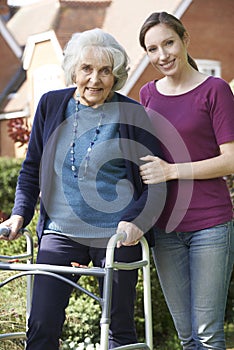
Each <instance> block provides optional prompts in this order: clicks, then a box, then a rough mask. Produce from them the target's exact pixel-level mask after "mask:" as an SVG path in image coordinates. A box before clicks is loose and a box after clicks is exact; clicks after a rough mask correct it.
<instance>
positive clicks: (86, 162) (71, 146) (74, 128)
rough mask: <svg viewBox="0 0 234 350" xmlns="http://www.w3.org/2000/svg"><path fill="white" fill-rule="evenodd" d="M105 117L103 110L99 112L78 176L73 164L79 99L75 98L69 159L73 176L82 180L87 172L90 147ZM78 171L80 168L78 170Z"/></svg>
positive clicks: (95, 139)
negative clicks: (81, 169)
mask: <svg viewBox="0 0 234 350" xmlns="http://www.w3.org/2000/svg"><path fill="white" fill-rule="evenodd" d="M104 117H105V114H104V113H103V112H101V114H100V119H99V121H98V125H97V127H96V129H95V133H94V137H93V139H92V140H91V141H90V143H89V146H88V148H87V150H86V155H85V157H84V166H83V174H82V176H79V177H78V169H77V166H76V165H75V160H76V159H75V146H76V138H77V132H78V124H79V123H78V122H79V100H78V98H77V99H76V105H75V114H74V119H73V136H72V141H71V143H70V154H71V157H70V160H71V170H72V172H73V176H74V177H75V178H77V177H78V179H79V180H84V179H85V177H86V175H87V172H88V168H89V162H90V153H91V152H92V148H93V146H94V144H95V142H96V141H97V139H98V135H99V134H100V132H101V130H100V129H101V126H102V120H103V118H104ZM79 172H80V170H79Z"/></svg>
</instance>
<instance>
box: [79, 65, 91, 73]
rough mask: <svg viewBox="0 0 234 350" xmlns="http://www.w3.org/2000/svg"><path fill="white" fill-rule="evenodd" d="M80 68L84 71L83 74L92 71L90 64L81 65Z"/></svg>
mask: <svg viewBox="0 0 234 350" xmlns="http://www.w3.org/2000/svg"><path fill="white" fill-rule="evenodd" d="M81 70H82V71H83V72H84V73H85V74H90V73H91V72H92V68H91V67H90V66H82V67H81Z"/></svg>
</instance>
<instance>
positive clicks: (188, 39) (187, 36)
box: [183, 32, 190, 48]
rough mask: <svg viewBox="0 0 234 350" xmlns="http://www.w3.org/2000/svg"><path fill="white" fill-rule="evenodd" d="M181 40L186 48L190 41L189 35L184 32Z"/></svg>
mask: <svg viewBox="0 0 234 350" xmlns="http://www.w3.org/2000/svg"><path fill="white" fill-rule="evenodd" d="M183 42H184V45H185V46H186V48H188V46H189V43H190V37H189V34H188V32H185V33H184V38H183Z"/></svg>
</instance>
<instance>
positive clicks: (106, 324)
mask: <svg viewBox="0 0 234 350" xmlns="http://www.w3.org/2000/svg"><path fill="white" fill-rule="evenodd" d="M112 284H113V268H110V267H109V268H107V269H106V275H105V277H104V286H103V298H102V317H101V321H100V326H101V335H100V350H108V336H109V328H110V322H111V302H112Z"/></svg>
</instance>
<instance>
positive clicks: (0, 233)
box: [0, 226, 24, 237]
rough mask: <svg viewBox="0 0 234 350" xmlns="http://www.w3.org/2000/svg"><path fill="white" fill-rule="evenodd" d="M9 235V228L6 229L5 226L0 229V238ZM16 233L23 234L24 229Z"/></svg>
mask: <svg viewBox="0 0 234 350" xmlns="http://www.w3.org/2000/svg"><path fill="white" fill-rule="evenodd" d="M10 233H11V229H10V227H6V226H2V227H0V236H4V237H8V236H9V235H10ZM18 233H20V234H23V233H24V229H23V228H21V229H20V230H19V232H18Z"/></svg>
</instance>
